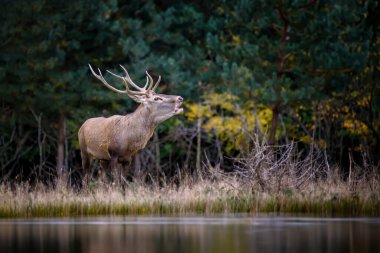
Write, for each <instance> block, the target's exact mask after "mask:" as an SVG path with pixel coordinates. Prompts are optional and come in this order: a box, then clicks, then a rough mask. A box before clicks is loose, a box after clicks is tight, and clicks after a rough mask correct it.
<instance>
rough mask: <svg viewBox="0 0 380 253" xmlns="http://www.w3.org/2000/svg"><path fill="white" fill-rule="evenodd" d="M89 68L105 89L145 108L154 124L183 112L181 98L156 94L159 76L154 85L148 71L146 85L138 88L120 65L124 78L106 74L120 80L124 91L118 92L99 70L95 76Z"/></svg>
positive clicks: (93, 72)
mask: <svg viewBox="0 0 380 253" xmlns="http://www.w3.org/2000/svg"><path fill="white" fill-rule="evenodd" d="M89 67H90V70H91V72H92V74H93V75H94V76H95V77H96V78H97V79H99V80H100V81H101V82H102V83H103V84H104V85H105V86H106V87H107V88H109V89H110V90H112V91H114V92H117V93H121V94H126V95H128V96H129V97H130V98H131V99H133V100H134V101H136V102H137V103H140V104H143V105H144V106H146V107H147V108H148V109H149V110H150V112H151V116H152V118H153V121H154V122H155V123H156V124H159V123H161V122H163V121H165V120H166V119H168V118H170V117H172V116H174V115H176V114H179V113H181V112H182V111H183V109H182V108H181V105H182V102H183V98H182V97H180V96H175V95H165V94H156V92H155V90H156V88H157V86H158V84H159V83H160V81H161V76H159V77H158V80H157V82H156V83H155V84H153V83H154V81H153V78H152V77H151V75H149V73H148V71H146V83H145V85H144V86H143V87H140V86H138V85H137V84H135V83H134V82H133V81H132V79H131V78H130V76H129V74H128V71H127V70H126V69H125V68H124V67H123V66H122V65H120V67H121V68H122V69H123V70H124V72H125V76H119V75H117V74H114V73H112V72H111V71H109V70H107V72H108V73H110V74H111V75H113V76H115V77H117V78H119V79H122V80H123V81H124V85H125V88H126V89H125V90H119V89H116V88H115V87H113V86H112V85H110V84H109V83H108V82H107V81H106V80H105V79H104V77H103V75H102V72H101V71H100V69H98V72H99V74H97V73H95V71H94V70H93V69H92V67H91V65H90V64H89ZM129 85H130V86H131V87H132V88H134V89H135V90H132V89H131V88H130V87H129Z"/></svg>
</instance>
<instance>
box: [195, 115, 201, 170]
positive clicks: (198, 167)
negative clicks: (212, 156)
mask: <svg viewBox="0 0 380 253" xmlns="http://www.w3.org/2000/svg"><path fill="white" fill-rule="evenodd" d="M201 137H202V117H199V118H198V121H197V154H196V160H195V168H196V170H197V176H198V177H201V152H202V151H201V148H202V147H201V141H202V138H201Z"/></svg>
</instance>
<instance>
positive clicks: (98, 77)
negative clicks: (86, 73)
mask: <svg viewBox="0 0 380 253" xmlns="http://www.w3.org/2000/svg"><path fill="white" fill-rule="evenodd" d="M88 66H89V67H90V70H91V72H92V74H93V75H94V76H95V77H96V78H97V79H98V80H100V81H101V82H102V83H103V84H104V85H105V86H106V87H107V88H108V89H110V90H112V91H115V92H117V93H121V94H128V95H144V94H145V92H139V91H133V90H130V89H129V87H128V85H125V87H126V90H119V89H116V88H115V87H113V86H111V85H110V84H108V82H107V81H106V80H105V79H104V77H103V74H102V72H101V71H100V69H99V68H98V71H99V75H98V74H96V73H95V71H94V70H93V69H92V67H91V65H90V64H88ZM108 72H109V73H111V74H113V75H114V76H116V77H119V78H121V79H123V80H124V78H123V77H121V76H118V75H116V74H114V73H112V72H110V71H108ZM124 82H125V81H124Z"/></svg>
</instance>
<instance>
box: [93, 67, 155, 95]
mask: <svg viewBox="0 0 380 253" xmlns="http://www.w3.org/2000/svg"><path fill="white" fill-rule="evenodd" d="M88 66H89V67H90V70H91V72H92V74H93V75H94V76H95V77H96V78H97V79H99V80H100V81H101V82H102V83H103V84H104V85H105V86H106V87H107V88H109V89H110V90H112V91H115V92H118V93H122V94H128V95H132V96H134V95H149V94H151V93H152V92H154V91H155V89H156V88H157V86H158V84H159V83H160V80H161V76H159V78H158V81H157V82H156V84H155V85H154V86H153V78H152V77H151V76H150V75H149V74H148V71H146V75H147V76H146V83H145V85H144V87H139V86H138V85H137V84H135V83H134V82H133V81H132V79H131V77H130V76H129V74H128V71H127V70H126V69H125V68H124V67H123V66H122V65H120V67H121V68H122V69H123V70H124V72H125V76H124V77H123V76H119V75H116V74H114V73H112V72H111V71H109V70H107V72H108V73H110V74H111V75H113V76H115V77H117V78H120V79H122V80H123V81H124V84H125V88H126V89H125V90H119V89H116V88H115V87H113V86H112V85H110V84H108V82H107V81H106V80H105V79H104V77H103V75H102V72H101V71H100V69H98V71H99V74H96V73H95V71H94V70H93V69H92V67H91V65H90V64H88ZM128 84H130V85H131V86H132V87H133V88H135V89H137V90H138V91H133V90H131V89H130V88H129V86H128Z"/></svg>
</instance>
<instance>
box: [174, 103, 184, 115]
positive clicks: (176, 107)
mask: <svg viewBox="0 0 380 253" xmlns="http://www.w3.org/2000/svg"><path fill="white" fill-rule="evenodd" d="M174 112H175V113H176V114H179V113H182V112H183V108H182V107H181V105H176V106H175V108H174Z"/></svg>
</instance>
